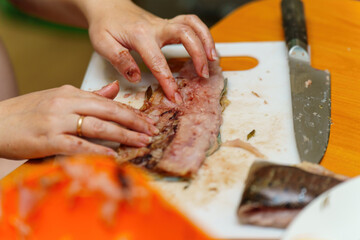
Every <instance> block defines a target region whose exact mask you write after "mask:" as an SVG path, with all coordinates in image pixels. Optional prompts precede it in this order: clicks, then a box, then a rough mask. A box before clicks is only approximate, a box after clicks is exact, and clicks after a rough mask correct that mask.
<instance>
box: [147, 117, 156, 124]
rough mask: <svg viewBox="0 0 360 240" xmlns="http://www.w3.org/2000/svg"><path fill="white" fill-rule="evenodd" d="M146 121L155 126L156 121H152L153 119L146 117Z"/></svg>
mask: <svg viewBox="0 0 360 240" xmlns="http://www.w3.org/2000/svg"><path fill="white" fill-rule="evenodd" d="M145 121H147V122H148V123H150V124H151V125H154V124H155V122H154V120H152V119H151V118H148V117H145Z"/></svg>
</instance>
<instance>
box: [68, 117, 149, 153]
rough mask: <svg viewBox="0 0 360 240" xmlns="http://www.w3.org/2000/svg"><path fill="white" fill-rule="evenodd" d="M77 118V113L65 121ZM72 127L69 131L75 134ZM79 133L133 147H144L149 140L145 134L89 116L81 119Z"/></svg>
mask: <svg viewBox="0 0 360 240" xmlns="http://www.w3.org/2000/svg"><path fill="white" fill-rule="evenodd" d="M70 118H71V119H70ZM78 118H79V116H78V115H75V114H73V115H71V116H70V117H69V120H68V121H67V122H76V121H77V119H78ZM72 128H73V131H72V132H71V133H72V134H76V129H75V127H72ZM81 133H82V135H83V136H85V137H89V138H97V139H103V140H109V141H114V142H119V143H122V144H125V145H128V146H133V147H145V146H147V145H148V144H149V143H150V141H151V137H149V136H148V135H146V134H142V133H138V132H134V131H131V130H128V129H125V128H123V127H120V126H119V125H117V124H115V123H112V122H108V121H104V120H101V119H98V118H95V117H91V116H87V117H85V118H84V119H83V123H82V127H81Z"/></svg>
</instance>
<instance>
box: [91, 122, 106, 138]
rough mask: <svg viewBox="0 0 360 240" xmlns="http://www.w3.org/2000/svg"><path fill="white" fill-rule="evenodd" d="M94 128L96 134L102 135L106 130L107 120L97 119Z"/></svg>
mask: <svg viewBox="0 0 360 240" xmlns="http://www.w3.org/2000/svg"><path fill="white" fill-rule="evenodd" d="M92 130H93V132H94V134H95V135H101V134H103V133H104V132H106V130H107V127H106V124H105V122H102V121H95V122H94V123H93V125H92Z"/></svg>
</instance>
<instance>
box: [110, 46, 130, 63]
mask: <svg viewBox="0 0 360 240" xmlns="http://www.w3.org/2000/svg"><path fill="white" fill-rule="evenodd" d="M129 56H130V52H129V50H128V49H123V50H121V51H118V52H117V51H111V54H110V56H109V60H110V62H111V64H112V65H115V66H119V65H122V64H123V63H124V62H125V61H126V60H125V59H124V58H127V57H129Z"/></svg>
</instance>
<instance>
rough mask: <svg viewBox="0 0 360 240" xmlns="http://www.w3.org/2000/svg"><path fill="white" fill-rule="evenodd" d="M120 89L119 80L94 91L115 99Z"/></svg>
mask: <svg viewBox="0 0 360 240" xmlns="http://www.w3.org/2000/svg"><path fill="white" fill-rule="evenodd" d="M119 90H120V87H119V81H114V82H112V83H109V84H108V85H106V86H104V87H102V88H101V89H99V90H96V91H94V92H93V93H95V94H97V95H100V96H103V97H106V98H109V99H114V98H115V97H116V96H117V94H118V92H119Z"/></svg>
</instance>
